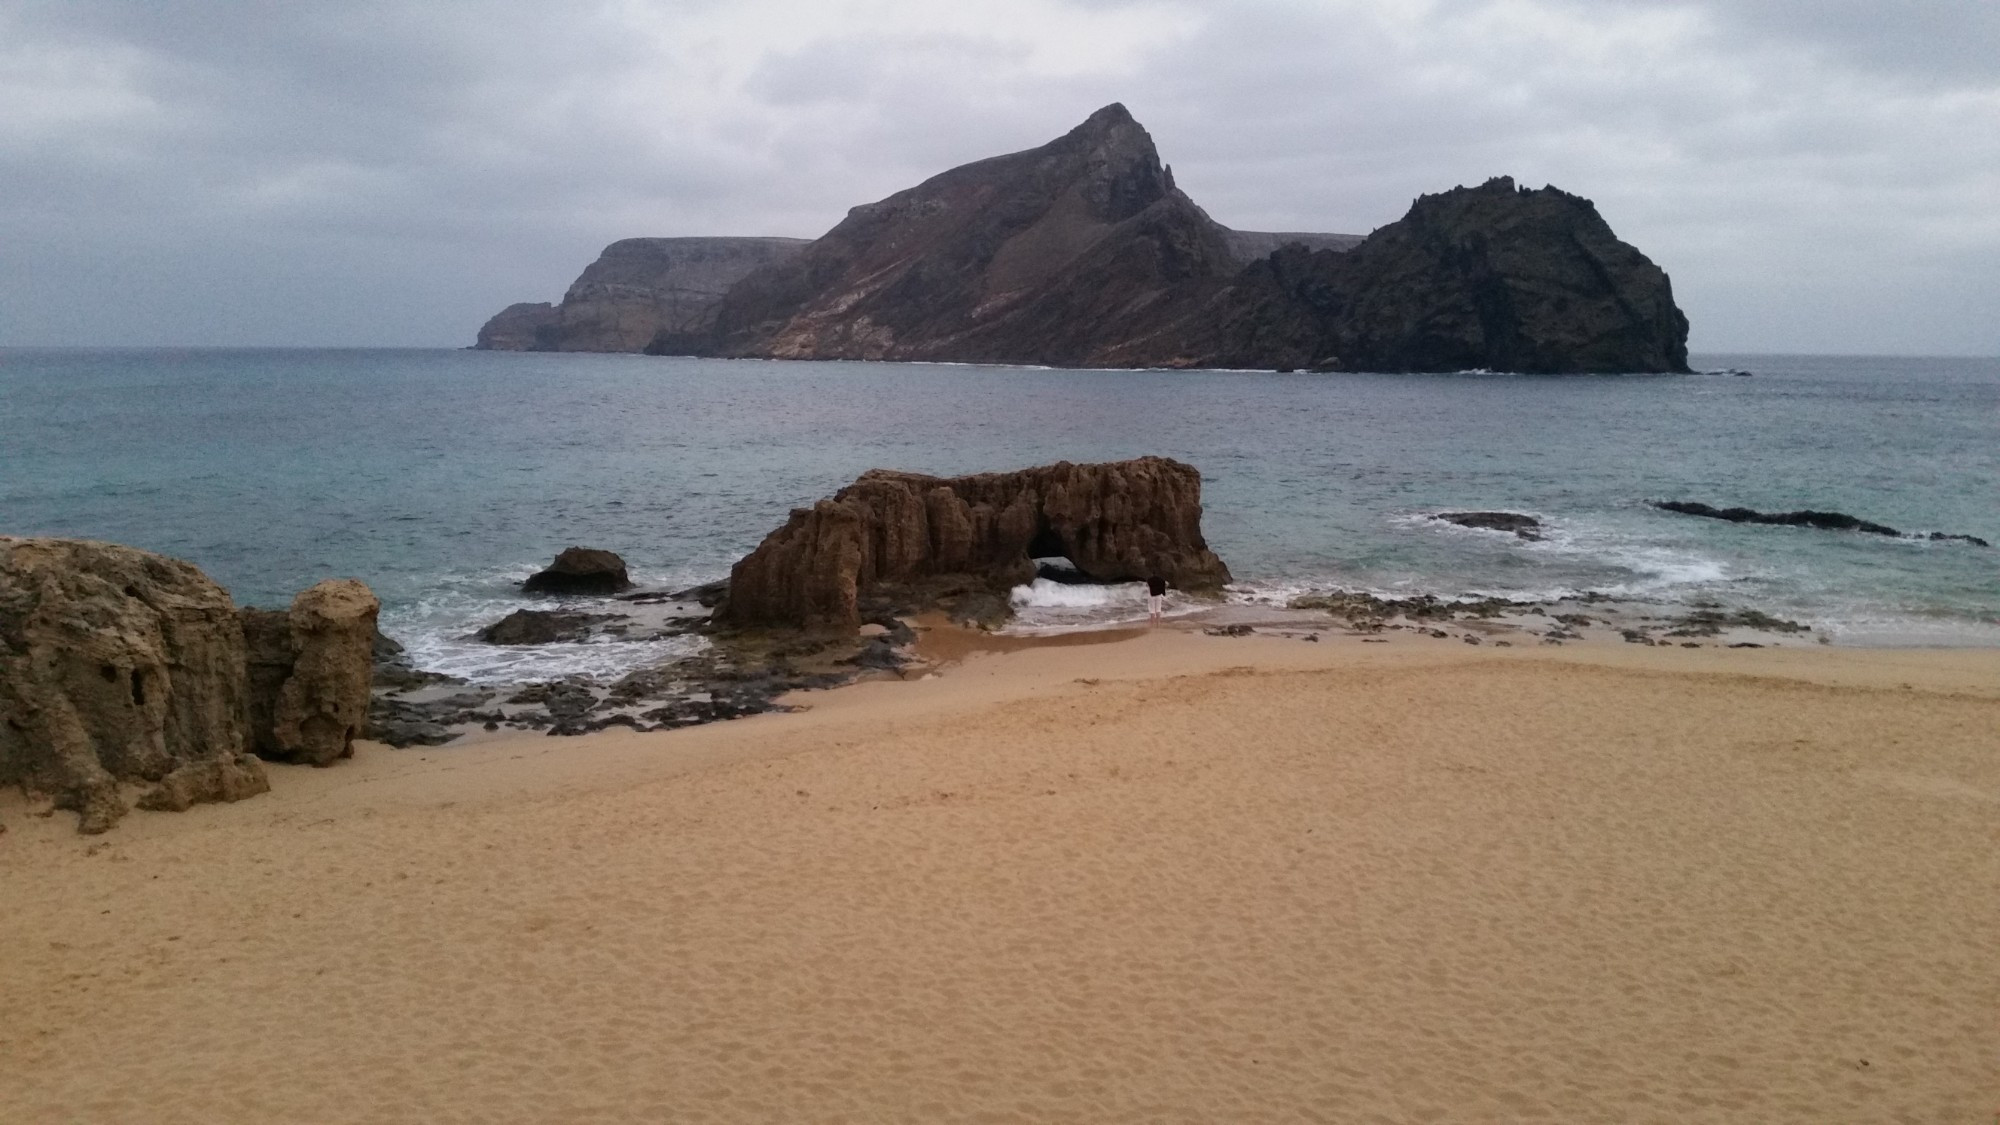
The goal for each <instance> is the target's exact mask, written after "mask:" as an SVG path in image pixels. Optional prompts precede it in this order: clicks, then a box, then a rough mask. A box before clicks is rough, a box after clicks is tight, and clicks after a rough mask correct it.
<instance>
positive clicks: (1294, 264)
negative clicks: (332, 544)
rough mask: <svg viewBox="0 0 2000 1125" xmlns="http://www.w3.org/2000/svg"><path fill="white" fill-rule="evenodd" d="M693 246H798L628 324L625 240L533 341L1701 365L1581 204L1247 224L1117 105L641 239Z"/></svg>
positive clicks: (1192, 359) (1503, 194) (683, 350)
mask: <svg viewBox="0 0 2000 1125" xmlns="http://www.w3.org/2000/svg"><path fill="white" fill-rule="evenodd" d="M682 242H703V243H721V242H765V243H778V242H785V243H786V246H785V247H782V248H781V247H771V248H768V249H767V251H766V252H767V253H768V254H769V255H770V257H769V258H768V259H767V260H764V261H761V262H756V263H753V264H751V265H749V266H746V267H745V268H744V269H743V271H742V272H741V273H740V274H737V275H735V276H734V277H731V278H729V279H728V280H727V281H726V282H716V281H715V280H714V278H715V277H718V276H720V275H719V274H715V275H712V276H711V278H710V284H709V288H708V289H707V290H704V292H705V293H708V294H709V296H707V297H705V298H704V300H705V301H706V302H707V303H705V304H700V302H696V303H697V304H700V307H699V308H698V309H695V308H694V307H693V305H688V306H685V310H691V311H685V310H684V311H683V312H681V313H672V314H670V313H667V312H662V311H653V312H646V313H644V314H643V315H641V314H639V313H638V312H633V313H632V315H630V316H629V317H628V318H627V319H625V320H620V319H619V314H617V313H616V312H614V311H613V310H614V309H630V310H637V309H639V308H641V306H643V307H644V308H646V309H657V308H660V307H662V306H660V305H658V303H657V302H656V303H655V304H653V305H646V304H645V301H644V300H642V299H641V298H640V297H638V296H630V295H628V296H621V297H616V298H614V296H613V293H614V291H616V292H620V293H622V292H624V291H623V290H617V286H616V285H615V284H614V283H613V282H611V281H610V280H609V279H610V278H612V277H614V276H623V274H621V273H620V270H619V269H616V268H613V267H612V266H611V265H609V264H608V263H611V262H612V259H613V256H614V255H613V251H617V250H618V249H619V248H620V247H623V246H627V245H628V243H615V244H613V246H612V247H611V248H610V249H608V250H607V251H606V252H605V257H604V258H603V259H600V260H599V262H598V263H597V264H595V265H593V266H592V267H591V268H590V270H586V271H585V273H584V276H583V277H581V278H579V279H578V280H577V283H576V285H574V286H572V287H571V289H570V293H569V295H568V296H567V297H565V299H564V301H563V303H562V305H560V306H557V307H555V308H554V309H553V310H552V314H553V319H552V321H550V322H549V323H548V324H545V325H542V326H538V327H534V328H533V329H532V332H533V335H534V338H535V340H536V341H537V344H536V346H538V347H541V348H543V349H545V350H606V351H629V350H639V349H641V348H643V349H644V350H646V351H649V352H653V353H655V354H689V355H708V356H727V357H761V358H781V359H881V360H938V361H952V362H972V363H1021V364H1046V365H1051V366H1063V367H1097V366H1103V367H1266V368H1271V367H1275V368H1280V369H1294V368H1311V369H1318V370H1348V371H1455V370H1462V369H1468V368H1489V369H1495V370H1508V371H1523V372H1548V373H1572V372H1578V373H1580V372H1625V371H1633V372H1650V371H1672V372H1681V371H1686V370H1687V318H1686V317H1685V316H1683V315H1682V314H1681V312H1680V310H1679V308H1677V307H1676V306H1675V304H1674V301H1673V293H1672V288H1671V286H1670V284H1669V282H1668V279H1667V275H1666V274H1665V273H1664V272H1663V271H1661V270H1660V269H1659V267H1658V266H1656V265H1654V264H1653V263H1652V262H1651V261H1650V260H1648V259H1647V258H1646V256H1645V255H1643V254H1641V253H1640V252H1639V251H1638V250H1636V249H1634V248H1633V247H1631V246H1630V245H1628V244H1626V243H1624V242H1621V241H1619V240H1618V238H1617V236H1616V235H1614V234H1613V233H1612V232H1611V228H1610V227H1609V226H1608V225H1607V224H1606V223H1605V222H1604V220H1603V219H1602V218H1601V217H1600V216H1599V215H1598V214H1597V210H1596V208H1595V207H1594V206H1593V205H1592V204H1591V203H1590V201H1589V200H1587V199H1583V198H1581V197H1579V196H1574V195H1570V194H1568V193H1566V192H1562V191H1558V190H1556V189H1555V188H1543V189H1540V190H1534V191H1529V190H1523V189H1517V188H1516V187H1515V186H1514V183H1513V181H1512V180H1511V179H1508V178H1506V177H1498V178H1495V179H1493V180H1490V181H1488V182H1487V183H1486V184H1484V185H1483V186H1480V187H1477V188H1457V189H1454V190H1452V191H1448V192H1444V193H1442V194H1439V195H1427V196H1423V197H1421V198H1419V199H1418V200H1417V201H1416V203H1415V204H1414V205H1413V206H1412V207H1411V209H1410V211H1409V213H1408V214H1407V215H1406V216H1404V217H1403V218H1402V219H1401V220H1399V221H1398V222H1395V223H1391V224H1390V225H1388V226H1386V227H1383V228H1381V229H1379V230H1377V231H1376V232H1374V233H1373V234H1371V235H1369V236H1367V237H1366V238H1363V237H1361V236H1358V235H1341V234H1310V233H1264V232H1256V231H1234V230H1230V229H1229V228H1227V227H1224V226H1222V225H1221V224H1220V223H1217V222H1215V221H1214V220H1213V219H1211V218H1210V217H1209V216H1208V214H1207V213H1206V212H1204V211H1203V210H1202V209H1201V208H1200V207H1199V206H1197V205H1196V204H1195V202H1194V201H1193V200H1192V199H1190V198H1188V196H1187V195H1186V194H1185V193H1184V192H1182V191H1180V190H1179V189H1178V188H1177V187H1175V185H1174V179H1173V171H1172V169H1171V168H1169V167H1167V166H1166V165H1164V164H1162V163H1161V161H1160V158H1159V153H1158V151H1157V150H1156V149H1155V148H1154V145H1153V141H1152V138H1151V136H1149V135H1148V134H1147V132H1146V130H1145V129H1144V128H1143V127H1142V126H1140V124H1139V123H1138V122H1137V121H1135V120H1134V119H1133V118H1132V115H1131V114H1130V113H1128V112H1127V111H1126V110H1125V107H1124V106H1121V105H1110V106H1106V107H1105V108H1103V109H1101V110H1098V111H1097V112H1096V113H1094V114H1092V115H1091V116H1090V117H1089V119H1087V120H1086V121H1084V122H1083V124H1081V125H1079V126H1077V127H1076V128H1075V129H1072V130H1070V131H1069V132H1068V133H1067V134H1065V135H1063V136H1061V137H1058V138H1057V139H1056V140H1054V141H1051V142H1049V143H1048V144H1046V145H1043V146H1041V147H1040V148H1035V149H1029V150H1027V151H1025V152H1017V153H1012V154H1010V155H1006V156H997V157H992V158H990V159H987V160H981V161H977V162H975V163H972V164H966V165H963V166H961V167H958V168H953V169H951V170H950V171H947V172H944V173H941V174H939V175H937V176H933V177H932V178H930V179H928V180H926V181H924V182H923V183H921V184H919V185H917V186H916V187H913V188H910V189H908V190H906V191H902V192H898V193H896V194H895V195H892V196H890V197H888V198H887V199H884V200H881V201H880V202H877V203H871V204H866V205H863V206H860V207H856V208H854V209H853V210H852V211H850V212H849V213H848V215H847V218H846V219H844V220H842V221H841V223H840V224H839V225H837V226H835V227H834V228H833V229H832V230H831V231H828V232H827V233H826V234H825V235H824V236H822V237H820V238H819V239H817V240H815V241H813V242H811V243H809V244H803V245H801V244H798V243H796V242H790V241H789V240H772V239H766V240H747V239H746V240H724V239H704V240H691V239H686V240H684V239H635V240H629V243H631V244H668V243H682ZM738 260H740V259H732V261H738ZM649 276H651V275H649ZM660 276H665V275H664V274H660ZM647 284H648V285H651V286H652V289H651V290H650V291H659V290H660V289H662V288H663V284H662V283H660V282H658V281H653V282H648V283H647ZM642 288H643V287H642ZM620 302H623V303H620ZM544 307H545V306H544ZM535 308H536V306H521V305H516V306H513V307H512V308H510V309H509V310H507V312H506V313H503V314H501V317H496V318H495V321H494V322H493V323H490V324H489V325H488V331H483V332H482V335H481V338H482V341H484V340H485V339H487V338H488V336H489V335H491V336H492V337H494V338H512V339H518V338H519V337H520V335H521V331H522V330H521V328H520V327H519V325H520V324H525V323H528V322H530V321H531V320H532V318H533V317H535V316H538V315H541V314H539V313H537V312H535V311H534V310H535ZM509 317H511V318H512V321H511V322H509V323H511V324H513V325H514V327H509V324H508V323H503V320H504V319H505V318H509ZM649 318H650V319H649ZM649 326H656V327H655V328H654V330H653V331H652V332H651V333H650V335H649V334H648V333H647V331H646V330H647V328H648V327H649ZM482 346H484V344H483V343H482Z"/></svg>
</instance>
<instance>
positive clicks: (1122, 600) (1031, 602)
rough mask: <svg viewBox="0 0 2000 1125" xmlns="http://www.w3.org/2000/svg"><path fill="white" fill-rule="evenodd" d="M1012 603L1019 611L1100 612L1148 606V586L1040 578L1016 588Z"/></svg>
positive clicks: (1011, 594) (1009, 599)
mask: <svg viewBox="0 0 2000 1125" xmlns="http://www.w3.org/2000/svg"><path fill="white" fill-rule="evenodd" d="M1007 600H1008V601H1010V602H1012V603H1013V604H1014V608H1015V609H1017V610H1019V609H1100V608H1105V607H1109V606H1119V605H1124V606H1137V607H1139V608H1140V609H1144V608H1145V606H1146V584H1145V583H1143V582H1120V583H1116V584H1106V585H1096V584H1078V583H1069V582H1056V581H1053V580H1051V579H1047V578H1037V579H1035V580H1034V581H1033V582H1030V583H1029V584H1027V585H1026V586H1016V587H1014V589H1013V591H1012V592H1011V593H1010V594H1009V595H1008V599H1007Z"/></svg>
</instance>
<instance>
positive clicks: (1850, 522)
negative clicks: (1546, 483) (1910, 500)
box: [1653, 500, 1992, 547]
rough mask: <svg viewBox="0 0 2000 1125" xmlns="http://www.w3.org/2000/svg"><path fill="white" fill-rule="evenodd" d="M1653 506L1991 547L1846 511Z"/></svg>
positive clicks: (1679, 503)
mask: <svg viewBox="0 0 2000 1125" xmlns="http://www.w3.org/2000/svg"><path fill="white" fill-rule="evenodd" d="M1653 507H1655V508H1659V509H1661V510H1662V511H1667V512H1678V513H1680V514H1681V515H1685V516H1702V517H1705V518H1707V519H1713V520H1727V521H1729V522H1730V523H1766V524H1776V525H1779V526H1784V527H1816V528H1820V529H1823V530H1826V531H1859V532H1863V533H1865V534H1868V535H1887V536H1892V537H1894V538H1897V539H1926V540H1930V541H1933V542H1939V543H1970V544H1972V545H1973V546H1975V547H1990V546H1992V544H1991V543H1988V542H1987V541H1986V540H1984V539H1981V538H1980V537H1979V536H1977V535H1948V534H1946V533H1944V532H1942V531H1933V532H1931V533H1930V534H1929V535H1906V534H1904V533H1903V532H1900V531H1897V530H1896V529H1895V528H1893V527H1890V526H1889V525H1887V524H1881V523H1876V522H1874V521H1873V520H1864V519H1861V518H1860V517H1858V516H1850V515H1848V514H1847V513H1846V512H1821V511H1815V510H1813V509H1811V508H1806V509H1801V510H1799V511H1796V512H1760V511H1757V510H1756V509H1754V508H1717V507H1714V506H1712V505H1709V504H1703V503H1700V502H1697V501H1693V500H1655V501H1653Z"/></svg>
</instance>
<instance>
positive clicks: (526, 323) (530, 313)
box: [472, 301, 556, 352]
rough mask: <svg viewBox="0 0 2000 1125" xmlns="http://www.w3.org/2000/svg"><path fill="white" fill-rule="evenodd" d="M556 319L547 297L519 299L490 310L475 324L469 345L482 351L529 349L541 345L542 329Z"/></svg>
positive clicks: (524, 350)
mask: <svg viewBox="0 0 2000 1125" xmlns="http://www.w3.org/2000/svg"><path fill="white" fill-rule="evenodd" d="M555 323H556V307H555V306H554V305H552V304H549V303H548V302H547V301H532V302H531V301H522V302H520V303H519V304H513V305H508V306H507V307H506V308H504V309H501V310H500V311H499V312H497V313H495V314H493V319H492V320H489V321H487V322H486V323H485V324H483V325H481V326H480V328H479V342H478V343H475V344H473V345H472V346H473V348H474V349H475V350H478V351H485V352H495V351H498V352H531V351H544V350H547V349H545V348H543V347H542V333H543V332H544V331H545V330H547V329H548V328H550V327H552V326H554V324H555Z"/></svg>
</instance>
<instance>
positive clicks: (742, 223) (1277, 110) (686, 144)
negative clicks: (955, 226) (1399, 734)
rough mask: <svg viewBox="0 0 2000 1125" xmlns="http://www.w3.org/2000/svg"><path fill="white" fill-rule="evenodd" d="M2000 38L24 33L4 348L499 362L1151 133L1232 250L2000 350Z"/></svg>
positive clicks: (249, 7)
mask: <svg viewBox="0 0 2000 1125" xmlns="http://www.w3.org/2000/svg"><path fill="white" fill-rule="evenodd" d="M1995 43H2000V7H1996V6H1994V5H1990V4H1973V3H1963V2H1958V0H1912V2H1909V3H1904V4H1899V5H1895V6H1886V5H1881V4H1878V3H1873V2H1868V0H1819V2H1816V3H1806V2H1798V0H1731V2H1728V3H1724V2H1722V0H1713V2H1700V0H1685V2H1670V0H1660V2H1652V3H1648V2H1644V0H1603V2H1586V0H1433V2H1429V3H1412V2H1409V0H1329V2H1320V3H1307V2H1295V3H1288V2H1284V0H1251V2H1245V3H1232V4H1229V5H1226V6H1224V5H1219V4H1195V3H1177V2H1173V0H1134V2H1121V0H1067V2H1065V0H1014V2H1008V3H985V2H979V0H964V2H961V3H955V4H950V5H940V4H935V3H930V2H927V0H850V2H844V3H818V4H802V3H788V2H778V0H747V2H744V0H738V2H730V3H722V2H720V0H694V2H680V3H670V2H647V0H601V2H597V3H580V4H576V5H567V6H565V5H549V4H546V3H532V4H531V3H526V2H524V0H468V2H465V3H460V4H453V5H432V4H415V3H392V2H388V0H372V2H371V0H360V2H356V3H350V4H342V5H296V4H283V3H275V2H254V0H206V2H191V3H187V4H179V5H158V4H150V3H137V2H120V0H60V2H42V0H27V2H21V0H0V183H4V184H5V185H7V186H6V188H5V189H4V191H0V246H4V247H5V251H4V253H0V344H264V343H268V344H336V345H370V344H412V345H456V344H463V343H466V342H469V340H470V339H471V336H472V333H473V331H474V330H475V329H476V328H477V327H478V325H479V323H480V322H481V321H482V320H484V319H485V317H486V316H487V315H489V314H490V313H491V312H493V311H495V310H497V309H498V308H499V307H500V306H502V305H505V304H507V303H509V302H511V301H515V300H551V299H555V298H557V297H559V296H560V295H561V291H562V289H563V287H564V286H565V285H566V284H567V283H568V281H569V280H570V279H571V278H572V277H573V276H574V275H575V274H576V273H577V271H578V270H579V269H581V268H582V266H583V265H584V264H586V263H587V262H588V261H589V260H590V259H591V258H592V257H594V256H595V254H596V252H597V250H598V249H599V248H601V247H602V246H603V244H604V243H606V242H609V241H611V240H613V239H615V238H621V237H627V236H632V235H672V234H790V235H801V236H811V235H816V234H818V233H820V232H821V231H824V230H825V229H826V228H827V227H829V226H831V225H832V224H833V223H835V222H837V221H838V220H839V218H840V217H841V215H842V214H844V212H845V210H846V209H847V208H848V207H849V206H852V205H854V204H856V203H860V202H865V201H868V200H872V199H876V198H879V197H881V196H883V195H886V194H888V193H889V192H892V191H895V190H897V189H899V188H902V187H906V186H908V185H910V184H912V183H915V182H916V181H918V180H920V179H922V178H924V177H925V176H928V175H930V174H932V173H935V172H937V171H940V170H942V169H944V168H945V167H948V166H950V165H952V164H956V163H961V162H964V161H966V160H971V159H976V158H979V157H982V156H988V155H993V154H996V153H999V152H1006V151H1012V150H1015V149H1020V148H1025V147H1028V146H1031V145H1035V144H1039V143H1041V142H1042V141H1045V140H1047V139H1049V138H1050V137H1053V136H1055V135H1057V134H1059V133H1061V132H1063V131H1064V130H1066V129H1068V128H1069V127H1070V126H1071V125H1073V124H1075V123H1076V122H1077V121H1079V120H1081V119H1082V118H1083V117H1084V116H1085V115H1086V114H1088V113H1089V112H1090V111H1091V110H1092V109H1095V108H1096V107H1098V106H1099V105H1102V104H1104V103H1106V102H1110V101H1123V102H1124V103H1125V104H1126V105H1127V106H1129V107H1130V108H1131V109H1132V111H1133V112H1134V113H1135V114H1136V115H1137V116H1138V117H1139V119H1140V120H1141V121H1143V122H1145V123H1146V125H1147V126H1148V127H1149V128H1150V129H1151V131H1152V132H1153V135H1154V138H1155V139H1156V140H1157V141H1158V143H1159V145H1160V148H1161V151H1162V154H1163V155H1164V157H1165V158H1166V159H1167V160H1168V161H1170V162H1172V163H1173V165H1174V168H1175V173H1176V177H1177V179H1178V180H1179V182H1180V184H1181V186H1183V187H1184V188H1186V189H1187V190H1188V192H1189V193H1190V194H1191V195H1193V196H1194V197H1195V199H1196V200H1198V201H1199V202H1201V203H1202V204H1203V205H1204V206H1206V207H1207V208H1208V210H1209V211H1210V213H1212V214H1214V215H1215V216H1216V217H1217V218H1218V219H1220V220H1222V221H1223V222H1225V223H1228V224H1230V225H1232V226H1238V227H1245V228H1253V229H1267V230H1268V229H1278V230H1348V231H1357V232H1360V231H1366V230H1368V229H1371V228H1373V227H1375V226H1379V225H1381V224H1383V223H1386V222H1389V221H1391V220H1393V219H1395V218H1397V217H1398V216H1400V215H1401V214H1402V212H1403V210H1404V209H1405V208H1407V207H1408V205H1409V201H1410V200H1411V199H1412V198H1413V197H1414V196H1415V195H1417V194H1418V193H1420V192H1425V191H1437V190H1441V189H1443V188H1447V187H1450V186H1452V185H1454V184H1459V183H1476V182H1479V181H1481V180H1484V179H1485V178H1487V177H1488V176H1491V175H1495V174H1500V173H1508V174H1512V175H1514V176H1515V177H1516V178H1517V179H1520V180H1522V181H1523V182H1526V183H1531V184H1541V183H1554V184H1557V185H1558V186H1561V187H1563V188H1565V189H1568V190H1571V191H1575V192H1578V193H1580V194H1583V195H1587V196H1590V197H1591V198H1593V199H1595V200H1596V201H1597V203H1598V206H1599V208H1600V210H1601V211H1602V212H1603V213H1604V214H1605V216H1606V217H1607V218H1608V219H1609V220H1610V221H1611V223H1612V225H1613V227H1614V228H1615V229H1616V230H1618V232H1619V233H1620V234H1621V235H1622V236H1624V237H1625V238H1626V239H1627V240H1628V241H1631V242H1633V243H1635V244H1636V245H1638V246H1639V247H1640V248H1641V249H1642V250H1644V251H1645V252H1647V253H1648V254H1649V255H1651V256H1652V257H1653V258H1654V259H1655V260H1656V261H1658V262H1660V264H1661V265H1663V266H1664V267H1666V269H1667V270H1668V272H1669V273H1670V274H1671V275H1672V276H1673V278H1674V282H1675V288H1676V293H1677V296H1678V297H1679V298H1680V301H1681V304H1682V305H1683V307H1684V308H1685V309H1686V310H1687V311H1688V314H1689V317H1690V319H1691V320H1692V321H1693V324H1694V341H1693V343H1694V346H1695V347H1696V349H1697V350H1709V351H1724V350H1764V351H1843V352H1856V351H1860V352H1868V351H1876V352H1902V353H1934V354H1935V353H1970V354H1988V355H1990V354H1995V353H2000V327H1996V325H1995V323H1994V321H1993V318H1992V310H1993V309H1995V308H2000V208H1996V207H1995V206H1994V201H1995V200H2000V52H1996V51H1993V50H1991V47H1992V45H1993V44H1995Z"/></svg>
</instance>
